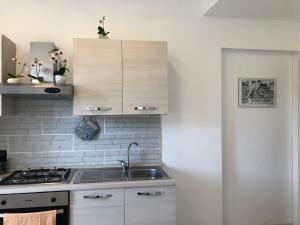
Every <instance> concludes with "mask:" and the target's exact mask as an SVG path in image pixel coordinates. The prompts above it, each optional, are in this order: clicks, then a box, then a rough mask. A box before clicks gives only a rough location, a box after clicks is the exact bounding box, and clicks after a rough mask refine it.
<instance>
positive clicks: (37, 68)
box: [28, 57, 44, 82]
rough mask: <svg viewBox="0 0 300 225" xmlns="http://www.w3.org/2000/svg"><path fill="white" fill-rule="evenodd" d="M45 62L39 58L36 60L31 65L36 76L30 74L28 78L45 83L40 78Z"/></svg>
mask: <svg viewBox="0 0 300 225" xmlns="http://www.w3.org/2000/svg"><path fill="white" fill-rule="evenodd" d="M43 65H44V63H43V61H41V60H39V59H38V58H37V57H35V58H34V60H33V62H32V63H31V68H32V71H34V73H35V75H36V76H34V75H32V74H28V76H29V77H30V78H32V79H35V80H38V81H40V82H43V81H44V78H43V77H40V73H41V68H42V67H43Z"/></svg>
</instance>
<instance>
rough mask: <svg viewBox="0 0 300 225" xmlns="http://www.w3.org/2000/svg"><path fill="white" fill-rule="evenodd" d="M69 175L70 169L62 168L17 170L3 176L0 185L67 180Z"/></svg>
mask: <svg viewBox="0 0 300 225" xmlns="http://www.w3.org/2000/svg"><path fill="white" fill-rule="evenodd" d="M70 175H71V169H64V168H54V169H44V168H41V169H28V170H17V171H15V172H13V173H12V174H10V175H9V176H7V177H4V178H3V179H2V180H1V181H0V185H10V184H39V183H53V182H68V179H69V178H71V176H70Z"/></svg>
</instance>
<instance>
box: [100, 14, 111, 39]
mask: <svg viewBox="0 0 300 225" xmlns="http://www.w3.org/2000/svg"><path fill="white" fill-rule="evenodd" d="M105 20H106V18H105V16H103V17H102V19H101V20H99V23H100V26H98V34H99V38H108V36H107V35H108V34H109V33H110V32H105V27H104V25H105Z"/></svg>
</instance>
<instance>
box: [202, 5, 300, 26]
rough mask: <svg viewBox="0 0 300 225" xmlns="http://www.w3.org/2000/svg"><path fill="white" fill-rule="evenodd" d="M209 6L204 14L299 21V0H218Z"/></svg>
mask: <svg viewBox="0 0 300 225" xmlns="http://www.w3.org/2000/svg"><path fill="white" fill-rule="evenodd" d="M203 1H204V2H205V1H210V2H211V0H203ZM210 6H211V7H209V8H207V9H206V10H205V12H204V15H205V16H219V17H239V18H256V19H272V20H289V21H300V0H218V1H215V2H214V4H210Z"/></svg>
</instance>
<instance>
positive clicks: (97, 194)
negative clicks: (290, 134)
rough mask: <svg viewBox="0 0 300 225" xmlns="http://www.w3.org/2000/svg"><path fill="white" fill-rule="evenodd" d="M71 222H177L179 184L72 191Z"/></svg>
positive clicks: (129, 224)
mask: <svg viewBox="0 0 300 225" xmlns="http://www.w3.org/2000/svg"><path fill="white" fill-rule="evenodd" d="M70 221H71V223H70V225H82V224H87V222H88V225H153V224H155V225H175V224H176V195H175V186H155V187H138V188H116V189H98V190H78V191H71V192H70Z"/></svg>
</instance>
